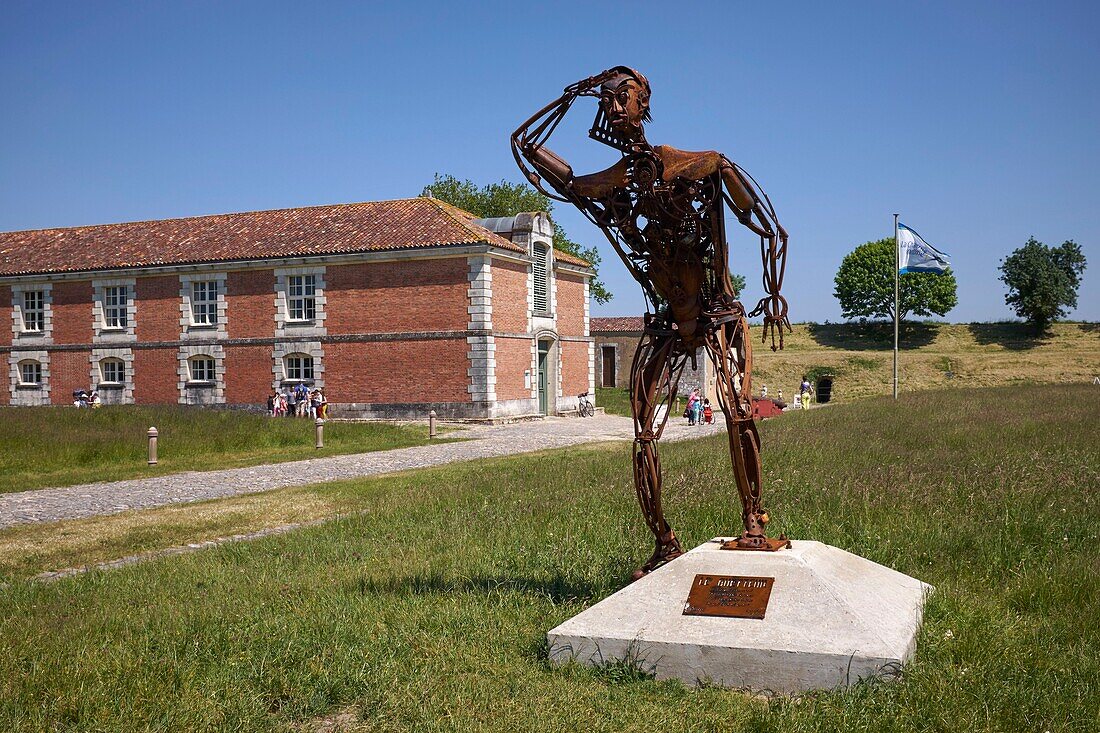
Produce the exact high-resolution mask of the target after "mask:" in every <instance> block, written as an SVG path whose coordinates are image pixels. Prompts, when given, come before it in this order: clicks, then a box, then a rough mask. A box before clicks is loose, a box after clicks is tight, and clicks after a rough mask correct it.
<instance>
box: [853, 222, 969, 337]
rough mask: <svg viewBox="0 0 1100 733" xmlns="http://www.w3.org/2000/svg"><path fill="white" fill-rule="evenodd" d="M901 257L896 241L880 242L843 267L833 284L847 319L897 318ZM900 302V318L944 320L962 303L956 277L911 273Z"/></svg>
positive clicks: (862, 249) (869, 244)
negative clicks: (896, 288) (897, 274)
mask: <svg viewBox="0 0 1100 733" xmlns="http://www.w3.org/2000/svg"><path fill="white" fill-rule="evenodd" d="M895 267H897V255H896V254H895V250H894V240H893V238H892V237H891V238H889V239H880V240H878V241H876V242H867V243H866V244H861V245H859V246H858V247H856V248H855V250H854V251H852V252H850V253H849V254H848V255H847V256H846V257H845V258H844V261H843V262H841V263H840V269H839V270H837V272H836V279H835V280H834V281H833V282H834V285H835V286H836V290H834V291H833V295H834V296H836V299H837V300H838V301H840V311H841V313H842V314H843V315H844V317H845V318H886V319H890V320H893V318H894V268H895ZM898 301H899V304H900V311H901V313H900V316H899V318H898V320H904V319H905V316H906V315H908V314H910V313H912V314H913V315H917V316H931V315H937V316H942V315H945V314H946V313H947V311H949V310H951V309H952V308H954V307H955V306H956V305H957V304H958V302H959V299H958V296H957V295H956V285H955V275H954V274H953V273H952V272H951V269H950V268H948V269H947V271H946V272H944V273H943V274H937V273H933V272H907V273H905V274H904V275H902V276H901V281H900V284H899V296H898Z"/></svg>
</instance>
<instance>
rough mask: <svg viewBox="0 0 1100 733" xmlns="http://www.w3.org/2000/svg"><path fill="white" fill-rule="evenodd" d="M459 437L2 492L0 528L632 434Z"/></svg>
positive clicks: (555, 423)
mask: <svg viewBox="0 0 1100 733" xmlns="http://www.w3.org/2000/svg"><path fill="white" fill-rule="evenodd" d="M724 431H725V425H724V424H719V423H717V422H716V424H714V425H706V426H702V427H691V426H688V425H687V424H685V423H684V422H683V421H682V420H679V419H672V420H670V421H669V425H668V427H667V428H666V430H665V434H664V438H663V440H662V442H664V441H676V440H686V439H690V438H697V437H701V436H703V435H713V434H714V433H719V432H724ZM462 436H463V437H465V438H470V439H469V440H464V441H461V442H456V443H434V444H428V445H423V446H415V447H412V448H399V449H397V450H389V451H378V452H375V453H357V454H353V455H343V456H331V457H328V458H316V459H311V460H307V461H292V462H289V463H273V464H270V465H266V466H252V467H250V468H232V469H228V470H224V471H189V472H187V473H177V474H172V475H169V476H157V477H153V478H147V479H131V480H128V481H113V482H110V483H97V484H81V485H78V486H66V487H61V488H55V489H36V490H33V491H23V492H19V493H14V494H0V528H4V527H12V526H15V525H18V524H28V523H33V522H56V521H59V520H62V519H78V518H81V517H92V516H98V515H104V514H117V513H119V512H124V511H128V510H130V509H148V508H151V507H158V506H164V505H166V504H179V503H184V502H192V501H204V500H206V499H218V498H222V497H226V496H238V495H240V494H253V493H257V492H260V491H270V490H272V489H281V488H284V487H287V486H300V485H303V484H315V483H320V482H322V481H338V480H341V479H349V478H357V477H360V476H374V475H377V474H381V473H390V472H393V471H404V470H407V469H413V468H424V467H427V466H438V465H441V464H445V463H454V462H458V461H472V460H477V459H479V458H491V457H494V456H505V455H512V454H515V453H529V452H531V451H537V450H543V449H546V448H562V447H565V446H570V445H580V444H583V443H594V442H599V441H607V440H633V437H634V430H633V425H632V422H631V420H630V419H629V418H625V417H619V416H615V415H597V416H595V417H592V418H584V419H580V418H547V419H545V420H538V421H532V422H522V423H514V424H512V425H495V426H489V425H478V426H472V427H470V426H467V427H466V429H465V430H464V431H463V432H462Z"/></svg>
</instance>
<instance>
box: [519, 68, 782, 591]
mask: <svg viewBox="0 0 1100 733" xmlns="http://www.w3.org/2000/svg"><path fill="white" fill-rule="evenodd" d="M649 96H650V89H649V82H648V81H647V80H646V78H645V77H644V76H642V75H641V74H639V73H638V72H637V71H634V70H633V69H630V68H627V67H625V66H616V67H615V68H613V69H608V70H607V71H604V72H603V73H601V74H598V75H596V76H593V77H590V78H588V79H585V80H583V81H580V82H577V83H576V84H573V85H571V86H569V87H566V89H565V93H564V94H562V96H561V97H559V98H558V99H557V100H555V101H554V102H551V103H550V104H548V105H547V106H546V107H544V108H543V109H542V110H540V111H539V112H538V113H536V114H535V115H534V116H533V117H531V118H530V119H529V120H527V122H525V123H523V124H522V125H521V126H520V127H519V129H518V130H517V131H516V132H515V133H514V134H513V135H512V150H513V153H514V154H515V157H516V163H517V164H518V165H519V167H520V169H521V170H522V171H523V172H524V174H525V175H526V176H527V179H528V180H530V181H531V183H532V184H533V185H534V186H535V187H536V188H537V189H538V190H539V191H541V192H542V193H544V194H546V195H547V196H550V197H551V198H553V199H555V200H557V201H564V202H567V203H571V204H573V205H574V206H576V207H577V208H578V209H580V210H581V212H582V213H584V215H585V216H586V217H587V218H588V219H590V220H591V221H592V222H593V223H594V224H595V225H596V226H598V227H599V228H600V230H601V231H602V232H603V233H604V235H605V236H606V237H607V239H608V240H609V241H610V242H611V244H612V246H614V248H615V251H616V252H618V253H619V256H620V257H621V258H622V260H623V262H624V263H625V264H626V266H627V268H628V269H629V270H630V273H631V274H632V275H633V276H634V278H635V279H636V280H637V281H638V282H639V283H640V284H641V286H642V290H643V291H644V292H645V296H646V300H647V302H648V312H647V313H646V316H645V333H644V335H643V337H642V341H641V343H640V344H639V346H638V351H637V353H636V354H635V355H634V362H633V365H632V367H631V372H630V397H631V407H632V409H633V412H634V434H635V438H634V484H635V488H636V490H637V492H638V500H639V502H640V503H641V505H642V512H643V513H644V514H645V520H646V523H647V524H648V525H649V528H650V530H651V531H652V532H653V535H654V537H655V540H656V549H655V550H654V552H653V555H652V556H651V557H650V558H649V560H648V561H647V562H646V563H645V565H643V566H642V568H641V569H640V570H639V571H638V572H637V573H636V574H635V575H636V577H640V576H641V575H643V574H645V573H648V572H650V571H651V570H653V569H655V568H657V567H659V566H661V565H663V564H664V563H666V562H668V561H670V560H672V559H674V558H676V557H678V556H679V555H681V554H682V553H683V548H682V547H681V546H680V542H679V540H677V539H676V535H675V533H673V531H672V527H670V526H669V524H668V521H667V520H666V519H665V516H664V512H663V510H662V508H661V463H660V460H659V458H658V455H657V441H658V440H659V439H660V437H661V434H662V432H663V431H664V427H665V423H666V421H667V419H668V407H669V406H671V405H672V404H673V402H674V400H675V396H676V385H677V382H678V381H679V377H680V373H681V372H682V371H683V369H684V365H685V364H686V363H687V361H688V360H689V359H691V360H692V362H693V364H694V360H695V352H696V350H697V349H698V347H700V346H703V347H705V348H706V351H707V355H708V356H709V358H710V359H711V361H712V362H713V363H714V366H715V370H716V376H717V390H718V402H719V404H720V406H721V408H722V410H723V412H724V413H725V416H726V425H727V427H728V432H729V441H730V456H731V458H732V460H733V470H734V477H735V479H736V481H737V489H738V493H739V494H740V498H741V505H742V520H743V523H744V531H743V532H742V534H741V536H740V537H739V538H737V539H736V540H733V541H731V542H728V543H726V545H725V546H724V547H725V548H726V549H742V550H775V549H778V548H780V547H785V546H787V545H788V543H787V541H786V539H784V538H782V537H781V538H780V539H779V540H771V539H768V537H767V536H766V535H765V532H764V529H765V525H766V524H767V522H768V513H767V511H766V510H765V509H764V507H763V505H762V502H761V493H760V490H761V486H760V482H761V476H760V438H759V436H758V434H757V431H756V425H755V423H754V422H753V419H752V399H751V394H752V385H751V372H752V352H751V347H750V344H749V336H748V323H747V321H746V317H747V316H757V315H762V316H763V318H764V333H763V339H764V340H765V341H766V340H767V338H768V334H769V333H770V334H771V340H772V349H773V350H774V349H775V348H776V347H777V340H776V337H777V335H778V348H782V347H783V331H784V328H786V329H787V330H790V322H789V321H788V319H787V302H786V300H785V299H784V298H783V296H782V295H780V294H779V291H780V288H781V287H782V284H783V270H784V266H785V261H786V251H787V233H786V231H784V229H783V227H782V226H780V225H779V221H778V219H777V218H776V215H775V210H774V209H773V208H772V205H771V201H769V200H768V197H767V195H765V194H764V193H763V191H762V190H760V188H759V184H757V183H756V182H755V181H754V180H753V179H752V177H751V176H749V175H748V174H747V173H746V172H745V171H743V170H742V169H741V168H740V167H739V166H738V165H737V164H736V163H733V162H732V161H730V160H729V159H727V158H726V157H725V156H724V155H722V154H720V153H717V152H713V151H708V152H702V153H691V152H687V151H684V150H677V149H676V148H672V147H669V146H666V145H656V146H654V145H650V143H649V141H647V140H646V138H645V132H644V129H643V125H644V123H645V122H647V121H649ZM581 97H596V98H598V99H599V110H598V112H597V113H596V119H595V122H594V123H593V125H592V129H591V130H590V131H589V133H588V134H589V137H591V138H592V139H594V140H597V141H599V142H601V143H604V144H605V145H609V146H611V147H613V148H615V149H617V150H619V151H620V152H621V153H622V159H621V160H619V161H618V162H617V163H616V164H615V165H613V166H611V167H610V168H608V169H607V170H604V171H600V172H599V173H593V174H591V175H585V176H578V175H574V173H573V169H572V168H571V167H570V166H569V164H568V163H567V162H565V161H564V160H562V159H561V158H560V157H558V156H557V155H555V154H554V153H553V152H552V151H551V150H550V149H548V148H547V147H546V145H545V143H546V141H547V140H548V139H549V137H550V136H551V134H552V133H553V132H554V130H555V128H556V127H557V125H558V123H559V122H561V120H562V118H563V117H565V115H566V113H567V112H568V111H569V108H570V106H571V105H572V104H573V103H574V102H575V101H576V100H577V99H579V98H581ZM524 161H526V162H527V163H528V164H530V166H531V167H532V168H534V171H532V170H530V169H529V168H528V167H527V165H525V164H524ZM543 182H545V183H546V184H548V185H549V186H550V187H551V188H552V189H553V190H554V191H555V192H556V193H557V195H554V194H553V193H550V192H549V191H547V190H546V189H545V188H544V187H543ZM727 205H728V206H729V207H730V209H731V210H732V212H733V214H734V215H735V216H736V217H737V220H738V221H739V222H740V223H741V224H742V225H744V226H745V227H747V228H748V229H750V230H751V231H752V232H754V233H755V234H757V235H758V236H759V237H760V251H761V259H762V261H763V266H764V278H763V281H764V291H765V293H766V296H765V297H764V298H763V299H762V300H761V301H760V302H759V303H758V304H757V306H756V308H755V309H753V310H752V312H751V313H748V314H746V311H745V308H744V306H743V305H742V304H741V303H740V302H739V301H738V300H737V299H736V297H735V295H734V293H733V291H732V288H731V286H730V277H729V268H728V265H727V259H728V248H727V245H726V234H725V206H727ZM661 406H664V407H665V409H664V410H663V411H661V410H659V409H658V408H660V407H661ZM658 415H661V417H660V423H659V424H655V423H657V419H658Z"/></svg>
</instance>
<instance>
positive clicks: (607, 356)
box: [600, 346, 618, 387]
mask: <svg viewBox="0 0 1100 733" xmlns="http://www.w3.org/2000/svg"><path fill="white" fill-rule="evenodd" d="M601 353H602V354H603V384H601V385H600V386H601V387H614V386H615V372H616V367H617V366H618V365H617V364H616V363H615V347H614V346H604V347H602V348H601Z"/></svg>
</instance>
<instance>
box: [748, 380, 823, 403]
mask: <svg viewBox="0 0 1100 733" xmlns="http://www.w3.org/2000/svg"><path fill="white" fill-rule="evenodd" d="M813 396H814V388H813V385H811V384H810V380H809V378H808V377H806V376H805V375H803V376H802V383H801V384H799V385H798V394H796V395H795V396H794V405H793V407H794V409H796V410H799V409H801V410H806V409H809V407H810V400H811V398H812V397H813ZM760 399H762V400H766V399H768V385H766V384H763V383H761V385H760ZM775 401H776V402H779V403H783V390H781V389H780V390H777V392H776V395H775ZM781 406H784V405H782V404H781Z"/></svg>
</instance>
